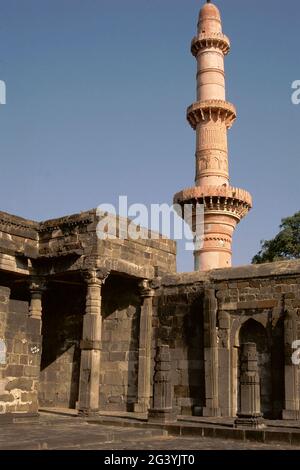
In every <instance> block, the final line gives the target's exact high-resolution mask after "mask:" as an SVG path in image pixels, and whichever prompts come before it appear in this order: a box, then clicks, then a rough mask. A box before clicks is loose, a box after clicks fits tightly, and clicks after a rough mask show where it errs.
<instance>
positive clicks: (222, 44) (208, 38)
mask: <svg viewBox="0 0 300 470" xmlns="http://www.w3.org/2000/svg"><path fill="white" fill-rule="evenodd" d="M212 47H214V48H216V49H220V50H221V51H222V52H223V54H224V55H227V54H228V53H229V51H230V40H229V38H228V37H227V36H226V35H225V34H223V33H214V32H209V33H201V34H199V35H198V36H196V37H194V38H193V40H192V44H191V52H192V54H193V56H194V57H197V56H198V54H199V52H202V51H203V50H204V49H208V48H212Z"/></svg>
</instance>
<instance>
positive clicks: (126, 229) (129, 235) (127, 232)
mask: <svg viewBox="0 0 300 470" xmlns="http://www.w3.org/2000/svg"><path fill="white" fill-rule="evenodd" d="M97 216H98V218H99V222H98V225H97V236H98V238H99V239H101V240H107V239H111V240H114V239H131V240H139V239H143V240H148V239H152V240H158V239H160V238H161V237H162V236H163V237H164V238H173V239H174V240H184V241H185V249H186V250H187V251H193V250H199V249H201V248H202V247H203V238H204V206H203V204H184V207H182V206H181V205H180V204H173V205H171V206H170V205H168V204H151V205H150V207H147V206H146V205H145V204H139V203H135V204H131V205H128V198H127V196H119V202H118V207H117V208H116V207H115V206H114V205H112V204H101V205H100V206H99V207H98V208H97Z"/></svg>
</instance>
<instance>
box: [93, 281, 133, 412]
mask: <svg viewBox="0 0 300 470" xmlns="http://www.w3.org/2000/svg"><path fill="white" fill-rule="evenodd" d="M140 303H141V300H140V295H139V291H138V286H137V281H135V280H132V279H127V278H122V277H121V276H110V277H109V278H108V279H107V281H106V282H105V285H104V287H103V297H102V306H103V307H102V318H103V321H102V351H101V367H100V371H101V375H100V406H101V409H103V410H114V411H116V410H121V411H126V410H127V411H133V405H134V403H135V402H136V400H137V385H138V384H137V380H138V347H139V342H138V339H139V322H140Z"/></svg>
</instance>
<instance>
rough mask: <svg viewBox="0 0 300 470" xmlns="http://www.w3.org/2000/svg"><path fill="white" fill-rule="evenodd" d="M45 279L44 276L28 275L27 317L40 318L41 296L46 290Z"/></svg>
mask: <svg viewBox="0 0 300 470" xmlns="http://www.w3.org/2000/svg"><path fill="white" fill-rule="evenodd" d="M46 285H47V281H46V278H45V277H44V276H30V279H29V291H30V297H31V298H30V305H29V317H30V318H34V319H36V320H39V321H41V320H42V296H43V292H44V291H45V290H46Z"/></svg>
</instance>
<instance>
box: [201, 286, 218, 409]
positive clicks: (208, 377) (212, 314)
mask: <svg viewBox="0 0 300 470" xmlns="http://www.w3.org/2000/svg"><path fill="white" fill-rule="evenodd" d="M217 311H218V303H217V299H216V296H215V290H214V289H205V292H204V370H205V407H204V408H203V416H220V415H221V412H220V408H219V387H218V369H219V365H218V364H219V363H218V334H217V333H218V330H217Z"/></svg>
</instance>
